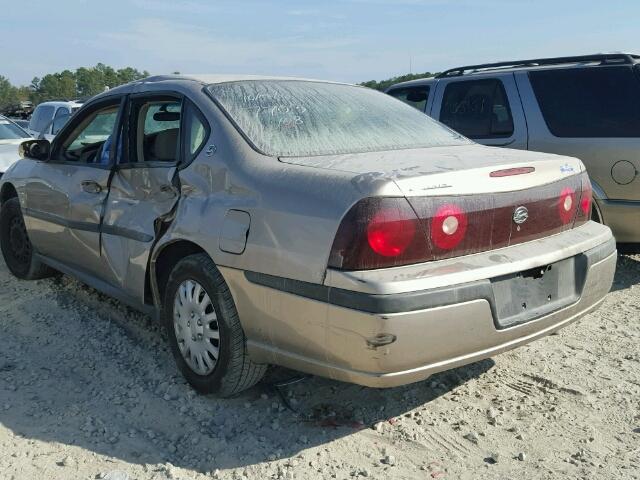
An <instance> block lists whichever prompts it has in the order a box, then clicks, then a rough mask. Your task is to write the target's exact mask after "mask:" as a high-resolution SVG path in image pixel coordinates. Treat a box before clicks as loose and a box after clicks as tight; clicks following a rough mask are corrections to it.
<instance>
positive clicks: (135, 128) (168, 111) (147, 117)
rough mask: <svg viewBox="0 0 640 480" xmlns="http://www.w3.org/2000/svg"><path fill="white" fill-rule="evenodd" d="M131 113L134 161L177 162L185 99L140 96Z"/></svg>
mask: <svg viewBox="0 0 640 480" xmlns="http://www.w3.org/2000/svg"><path fill="white" fill-rule="evenodd" d="M131 113H132V116H131V119H132V121H131V125H132V129H131V142H130V152H129V158H130V159H131V161H132V162H170V163H172V162H177V161H178V159H179V148H180V118H181V113H182V102H181V101H180V100H177V99H175V98H163V99H152V100H151V99H145V100H137V101H134V102H133V103H132V112H131Z"/></svg>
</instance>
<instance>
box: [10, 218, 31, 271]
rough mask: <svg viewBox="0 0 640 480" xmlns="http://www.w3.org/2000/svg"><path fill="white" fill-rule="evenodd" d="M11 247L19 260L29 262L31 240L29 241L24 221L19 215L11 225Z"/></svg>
mask: <svg viewBox="0 0 640 480" xmlns="http://www.w3.org/2000/svg"><path fill="white" fill-rule="evenodd" d="M9 247H10V248H11V253H12V254H13V257H14V258H15V259H16V260H17V261H18V262H20V263H21V264H23V265H24V264H26V263H29V258H30V257H31V242H29V237H28V236H27V228H26V227H25V225H24V221H23V220H22V218H20V217H18V216H16V217H14V218H13V219H12V220H11V224H10V225H9Z"/></svg>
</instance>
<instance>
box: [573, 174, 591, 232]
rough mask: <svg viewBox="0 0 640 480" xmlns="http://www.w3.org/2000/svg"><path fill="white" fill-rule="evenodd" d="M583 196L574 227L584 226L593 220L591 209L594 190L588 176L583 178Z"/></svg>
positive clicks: (584, 175)
mask: <svg viewBox="0 0 640 480" xmlns="http://www.w3.org/2000/svg"><path fill="white" fill-rule="evenodd" d="M581 181H582V184H581V187H582V188H581V192H580V193H581V195H580V207H579V208H578V209H577V210H578V211H577V212H576V220H575V223H574V226H575V227H577V226H578V225H582V224H584V223H587V222H588V221H589V220H591V209H592V208H593V189H592V187H591V181H590V180H589V177H588V176H587V175H586V174H583V175H582V176H581Z"/></svg>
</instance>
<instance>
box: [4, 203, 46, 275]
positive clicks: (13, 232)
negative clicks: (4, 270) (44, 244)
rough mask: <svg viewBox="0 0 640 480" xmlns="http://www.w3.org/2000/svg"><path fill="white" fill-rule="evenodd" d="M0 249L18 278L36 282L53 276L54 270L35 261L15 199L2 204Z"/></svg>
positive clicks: (18, 205) (18, 204)
mask: <svg viewBox="0 0 640 480" xmlns="http://www.w3.org/2000/svg"><path fill="white" fill-rule="evenodd" d="M0 247H1V249H2V256H3V257H4V261H5V263H6V264H7V267H9V270H10V271H11V273H13V274H14V275H15V276H16V277H18V278H21V279H23V280H37V279H40V278H45V277H50V276H52V275H54V274H55V271H54V270H52V269H51V268H49V267H48V266H46V265H45V264H44V263H42V262H40V261H39V260H37V258H36V256H35V254H34V251H33V245H31V241H30V240H29V235H28V233H27V227H26V226H25V224H24V218H23V217H22V210H21V209H20V202H19V200H18V199H17V198H11V199H9V200H7V201H6V202H4V203H3V204H2V209H1V210H0Z"/></svg>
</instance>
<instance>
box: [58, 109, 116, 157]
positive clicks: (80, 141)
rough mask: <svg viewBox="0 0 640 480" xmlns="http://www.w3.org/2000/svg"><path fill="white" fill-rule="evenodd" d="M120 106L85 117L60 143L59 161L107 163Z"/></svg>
mask: <svg viewBox="0 0 640 480" xmlns="http://www.w3.org/2000/svg"><path fill="white" fill-rule="evenodd" d="M119 106H120V104H119V103H118V104H117V105H112V106H108V107H105V108H102V109H100V110H97V111H95V112H93V113H90V114H88V115H86V116H85V117H84V118H83V120H82V121H81V122H80V124H79V125H78V126H77V127H76V128H75V129H74V130H73V132H71V134H70V135H69V137H67V138H66V139H65V140H64V141H63V142H62V147H61V150H60V155H59V156H58V158H59V159H60V160H64V161H68V162H82V163H92V164H103V165H106V164H107V163H109V154H110V149H111V140H112V136H113V132H114V129H115V125H116V122H117V120H118V110H119Z"/></svg>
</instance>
